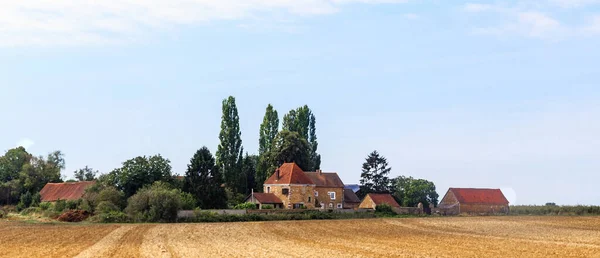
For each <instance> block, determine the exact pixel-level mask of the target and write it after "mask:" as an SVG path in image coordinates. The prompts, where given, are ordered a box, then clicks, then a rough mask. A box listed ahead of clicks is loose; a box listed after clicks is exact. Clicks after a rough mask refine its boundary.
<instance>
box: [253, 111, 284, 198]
mask: <svg viewBox="0 0 600 258" xmlns="http://www.w3.org/2000/svg"><path fill="white" fill-rule="evenodd" d="M278 132H279V116H278V114H277V110H275V109H274V108H273V106H271V104H269V105H268V106H267V110H266V111H265V117H264V118H263V122H262V124H260V138H259V147H258V161H257V162H258V164H257V167H256V178H255V182H256V184H255V185H256V187H255V189H256V190H258V191H260V190H261V189H262V188H263V187H262V186H263V183H264V182H265V180H267V178H268V177H269V176H270V174H271V173H269V172H268V168H269V161H268V155H269V152H270V151H271V149H272V147H273V141H274V140H275V137H276V136H277V133H278Z"/></svg>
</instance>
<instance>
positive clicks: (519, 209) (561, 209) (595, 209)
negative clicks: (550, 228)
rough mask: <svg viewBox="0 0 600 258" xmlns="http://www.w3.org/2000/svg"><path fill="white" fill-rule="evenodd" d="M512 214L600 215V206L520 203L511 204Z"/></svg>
mask: <svg viewBox="0 0 600 258" xmlns="http://www.w3.org/2000/svg"><path fill="white" fill-rule="evenodd" d="M510 214H512V215H600V206H584V205H577V206H558V205H543V206H538V205H518V206H510Z"/></svg>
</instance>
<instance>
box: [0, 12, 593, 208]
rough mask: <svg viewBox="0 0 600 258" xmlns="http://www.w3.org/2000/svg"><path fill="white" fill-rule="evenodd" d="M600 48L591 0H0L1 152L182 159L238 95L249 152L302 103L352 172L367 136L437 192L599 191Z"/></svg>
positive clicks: (395, 171)
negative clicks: (264, 126) (267, 116)
mask: <svg viewBox="0 0 600 258" xmlns="http://www.w3.org/2000/svg"><path fill="white" fill-rule="evenodd" d="M599 45H600V1H598V0H539V1H525V0H523V1H519V0H516V1H479V2H475V1H465V2H463V1H441V0H429V1H427V0H404V1H402V0H168V1H167V0H154V1H149V0H121V1H93V2H92V1H72V0H53V1H47V0H29V1H9V0H0V60H1V61H0V118H1V119H0V121H1V122H0V135H2V137H0V149H2V150H3V151H6V150H8V149H10V148H13V147H15V146H18V145H22V146H25V147H26V148H27V150H28V151H29V152H31V153H33V154H35V155H46V154H47V153H49V152H51V151H53V150H61V151H62V152H63V153H64V154H65V159H66V169H65V170H64V171H63V174H64V175H65V177H66V178H72V177H73V171H75V170H76V169H78V168H81V167H84V166H86V165H87V166H90V167H92V168H94V169H98V170H99V171H100V172H102V173H108V172H110V171H111V170H112V169H114V168H117V167H120V165H121V163H122V162H123V161H125V160H127V159H130V158H133V157H136V156H141V155H155V154H161V155H162V156H164V157H166V158H168V159H169V160H170V161H171V165H172V167H173V172H174V173H176V174H183V173H184V171H185V169H186V167H187V164H188V163H189V160H190V158H191V157H192V155H193V154H194V152H195V151H196V150H197V149H199V148H201V147H202V146H207V147H208V148H209V149H210V150H211V151H213V153H214V151H216V148H217V145H218V144H219V142H218V134H219V129H220V118H221V101H222V100H223V99H224V98H227V97H228V96H230V95H232V96H234V97H235V98H236V102H237V106H238V109H239V115H240V126H241V130H242V140H243V146H244V149H245V150H246V151H248V152H249V153H250V154H253V153H254V154H256V153H257V152H258V130H259V125H260V123H261V122H262V117H263V115H264V112H265V108H266V106H267V105H268V104H272V105H273V106H274V107H275V109H276V110H277V111H278V112H279V115H280V118H281V116H283V114H284V113H287V112H288V111H289V110H290V109H295V108H297V107H299V106H302V105H305V104H306V105H308V106H309V107H310V108H311V109H312V110H313V112H314V114H315V115H316V119H317V136H318V142H319V149H318V152H319V153H320V154H321V156H322V165H321V167H322V169H323V170H324V171H334V172H338V174H339V175H340V177H341V178H342V180H343V181H344V182H345V183H346V184H351V183H358V182H359V180H360V173H361V167H362V163H363V162H364V159H365V158H366V157H367V155H368V154H369V153H370V152H372V151H373V150H377V151H379V152H380V153H381V154H382V155H383V156H385V157H386V158H387V160H388V163H389V166H390V167H391V168H392V170H391V174H390V176H391V177H396V176H399V175H404V176H412V177H415V178H423V179H427V180H430V181H433V182H434V183H435V184H436V187H437V191H438V193H439V194H440V196H443V195H444V194H445V193H446V191H447V189H448V188H449V187H486V188H500V189H502V190H503V192H504V193H505V195H506V196H507V198H508V199H509V201H511V204H544V203H546V202H555V203H557V204H568V205H575V204H588V205H589V204H596V205H598V204H600V194H599V193H598V191H597V182H598V181H599V180H600V172H599V171H600V159H598V153H599V152H598V149H599V147H600V139H599V137H597V136H598V132H599V131H600V120H598V118H599V117H600V85H599V84H600V76H598V72H599V71H600V70H599V67H600V61H599V60H600V51H599V50H598V46H599ZM440 198H441V197H440Z"/></svg>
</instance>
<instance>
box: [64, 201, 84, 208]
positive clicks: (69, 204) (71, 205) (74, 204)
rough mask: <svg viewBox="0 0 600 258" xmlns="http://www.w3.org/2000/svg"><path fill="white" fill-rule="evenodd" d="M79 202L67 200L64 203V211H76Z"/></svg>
mask: <svg viewBox="0 0 600 258" xmlns="http://www.w3.org/2000/svg"><path fill="white" fill-rule="evenodd" d="M79 203H80V200H68V201H67V202H66V203H65V209H67V210H76V209H77V207H78V206H79Z"/></svg>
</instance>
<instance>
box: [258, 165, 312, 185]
mask: <svg viewBox="0 0 600 258" xmlns="http://www.w3.org/2000/svg"><path fill="white" fill-rule="evenodd" d="M264 184H265V185H273V184H284V185H289V184H303V185H314V184H315V183H313V181H312V180H310V178H309V177H308V176H306V175H305V173H304V171H302V169H301V168H300V167H299V166H298V165H296V163H284V164H283V165H281V167H279V178H277V172H273V175H271V177H269V178H268V179H267V181H265V183H264Z"/></svg>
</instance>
